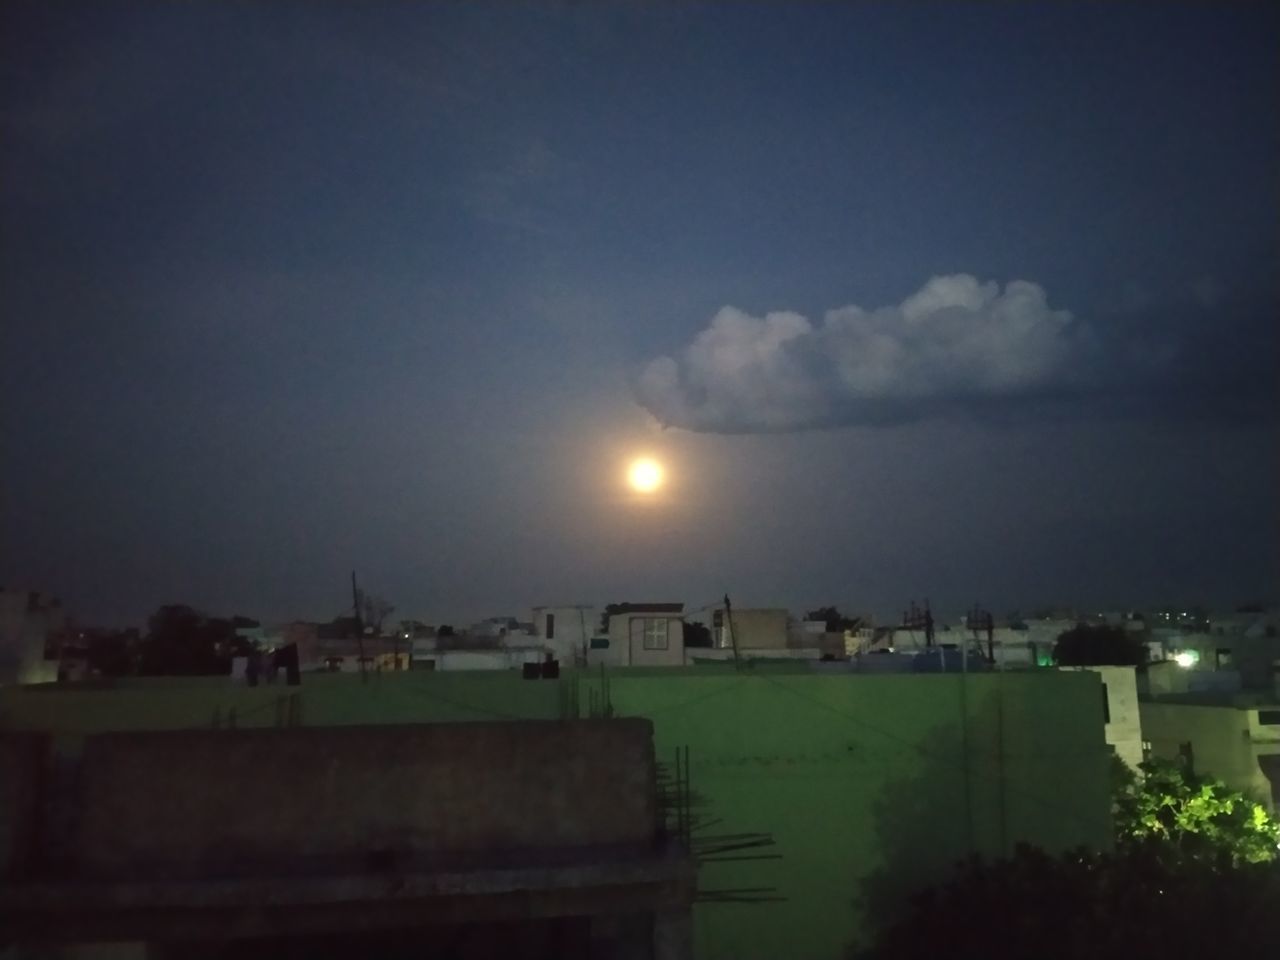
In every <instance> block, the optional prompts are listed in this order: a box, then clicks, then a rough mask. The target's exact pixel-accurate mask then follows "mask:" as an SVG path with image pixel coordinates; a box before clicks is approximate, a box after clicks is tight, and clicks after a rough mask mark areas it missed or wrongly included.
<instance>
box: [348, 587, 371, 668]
mask: <svg viewBox="0 0 1280 960" xmlns="http://www.w3.org/2000/svg"><path fill="white" fill-rule="evenodd" d="M351 606H352V609H354V610H355V615H356V650H357V651H358V652H359V654H360V682H361V683H368V682H369V678H368V677H367V676H365V670H364V617H363V616H362V615H361V613H360V588H359V587H357V586H356V572H355V571H354V570H352V571H351Z"/></svg>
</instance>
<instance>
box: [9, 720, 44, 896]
mask: <svg viewBox="0 0 1280 960" xmlns="http://www.w3.org/2000/svg"><path fill="white" fill-rule="evenodd" d="M48 749H49V745H48V737H46V736H44V735H43V734H39V733H7V734H0V880H3V879H7V878H10V877H16V876H18V875H20V874H22V873H24V872H25V870H26V867H27V865H28V863H29V862H30V860H31V857H32V855H33V853H34V849H33V844H34V842H35V840H36V838H37V836H38V833H39V830H38V826H37V820H38V818H39V816H40V815H41V809H40V798H41V786H42V783H43V781H44V769H45V758H46V756H47V754H48Z"/></svg>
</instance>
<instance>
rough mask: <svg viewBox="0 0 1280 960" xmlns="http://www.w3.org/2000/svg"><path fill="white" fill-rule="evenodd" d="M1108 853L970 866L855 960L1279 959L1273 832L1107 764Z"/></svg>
mask: <svg viewBox="0 0 1280 960" xmlns="http://www.w3.org/2000/svg"><path fill="white" fill-rule="evenodd" d="M1113 787H1114V807H1113V811H1114V814H1115V825H1116V845H1115V850H1114V852H1109V853H1099V852H1093V851H1088V850H1084V849H1079V850H1074V851H1071V852H1069V853H1065V854H1062V855H1056V856H1055V855H1051V854H1048V853H1046V852H1044V851H1043V850H1038V849H1035V848H1033V847H1029V846H1025V845H1019V846H1018V847H1017V849H1016V850H1015V852H1014V855H1013V856H1011V857H1007V858H1004V859H1000V860H994V861H989V860H983V859H981V858H979V857H972V858H970V859H969V860H967V861H965V862H963V863H961V864H958V865H957V867H956V870H955V872H954V874H953V875H952V876H951V877H950V878H949V879H948V880H946V881H944V882H943V883H940V884H938V885H936V886H933V887H931V888H929V889H927V890H925V891H923V892H921V893H919V894H917V895H916V896H915V897H913V898H912V899H911V900H910V902H909V903H908V904H906V906H905V909H904V910H903V911H902V913H901V914H900V915H898V916H896V917H892V918H889V919H887V920H885V921H883V922H882V926H881V928H880V929H879V931H878V935H877V938H876V942H875V943H874V945H873V946H872V947H871V948H870V949H865V950H862V951H851V954H852V955H854V956H859V957H863V958H865V960H908V958H912V960H914V958H929V960H933V958H936V957H941V956H946V957H960V958H970V957H972V958H983V960H1003V958H1009V960H1013V958H1024V957H1035V958H1036V960H1086V958H1087V960H1095V958H1099V957H1101V958H1110V957H1117V958H1125V960H1132V958H1134V957H1160V958H1161V960H1171V958H1180V957H1188V958H1191V957H1195V958H1201V957H1211V956H1230V955H1233V954H1243V953H1245V952H1246V951H1248V952H1253V953H1257V954H1258V955H1261V956H1277V955H1280V925H1277V924H1275V923H1274V922H1273V913H1274V910H1275V904H1276V903H1277V902H1280V859H1278V853H1280V851H1277V843H1280V826H1278V825H1277V824H1276V822H1275V821H1274V820H1272V819H1271V818H1270V817H1269V816H1268V815H1267V812H1266V810H1265V809H1264V808H1263V807H1262V806H1261V805H1260V804H1258V803H1255V802H1253V801H1252V800H1250V799H1249V798H1247V797H1245V796H1243V795H1242V794H1240V793H1238V792H1236V791H1234V790H1231V789H1230V788H1228V787H1226V786H1225V785H1223V784H1222V783H1220V782H1219V781H1217V780H1214V779H1212V778H1210V777H1204V776H1197V775H1196V774H1194V773H1193V772H1191V771H1189V770H1186V769H1183V768H1182V767H1180V766H1178V765H1176V764H1171V763H1164V762H1154V763H1145V764H1143V765H1142V770H1141V773H1140V774H1139V775H1135V774H1134V773H1133V772H1132V771H1130V770H1129V768H1128V767H1126V766H1125V765H1124V764H1123V763H1120V762H1119V761H1118V760H1117V761H1116V764H1115V778H1114V783H1113Z"/></svg>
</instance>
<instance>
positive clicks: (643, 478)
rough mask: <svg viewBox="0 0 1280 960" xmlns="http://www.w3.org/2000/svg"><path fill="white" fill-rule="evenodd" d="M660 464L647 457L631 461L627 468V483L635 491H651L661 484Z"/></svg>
mask: <svg viewBox="0 0 1280 960" xmlns="http://www.w3.org/2000/svg"><path fill="white" fill-rule="evenodd" d="M662 480H663V472H662V464H660V463H658V461H657V460H653V459H650V458H649V457H642V458H640V459H639V460H635V461H633V462H632V464H631V466H630V467H629V468H628V470H627V483H629V484H631V489H632V490H634V491H636V493H653V492H654V491H655V490H657V489H658V488H659V487H660V486H662Z"/></svg>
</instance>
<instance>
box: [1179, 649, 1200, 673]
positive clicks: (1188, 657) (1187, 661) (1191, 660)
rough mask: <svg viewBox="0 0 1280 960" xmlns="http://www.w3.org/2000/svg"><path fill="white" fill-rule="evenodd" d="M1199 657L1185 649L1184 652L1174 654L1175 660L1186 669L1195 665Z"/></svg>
mask: <svg viewBox="0 0 1280 960" xmlns="http://www.w3.org/2000/svg"><path fill="white" fill-rule="evenodd" d="M1199 659H1200V658H1199V657H1197V656H1196V655H1195V654H1194V653H1190V652H1189V651H1186V650H1184V651H1182V653H1178V654H1174V657H1173V662H1174V663H1176V664H1177V665H1178V666H1180V667H1182V668H1183V669H1184V670H1185V669H1188V668H1190V667H1194V666H1195V665H1196V661H1197V660H1199Z"/></svg>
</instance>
